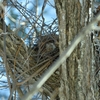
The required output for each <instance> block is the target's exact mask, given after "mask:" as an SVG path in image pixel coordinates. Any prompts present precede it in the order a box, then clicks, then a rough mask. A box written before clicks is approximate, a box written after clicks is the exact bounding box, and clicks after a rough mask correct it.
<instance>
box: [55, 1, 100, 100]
mask: <svg viewBox="0 0 100 100" xmlns="http://www.w3.org/2000/svg"><path fill="white" fill-rule="evenodd" d="M55 6H56V12H57V16H58V21H59V49H60V54H61V53H62V51H63V50H64V49H65V48H66V47H67V46H68V45H70V41H71V40H72V39H73V37H74V36H75V35H76V34H77V33H78V32H79V31H80V29H81V28H82V27H84V26H86V25H87V24H88V22H89V20H90V16H89V8H90V0H81V2H80V1H79V0H74V1H73V0H55ZM83 34H84V33H83ZM91 48H92V44H91V41H90V36H89V35H87V36H86V37H85V38H84V41H82V42H81V43H80V44H79V45H78V47H77V48H76V49H75V50H74V52H73V53H72V55H71V56H70V57H69V58H68V60H67V61H65V62H64V63H63V64H62V65H61V68H60V71H61V77H60V88H59V98H60V100H99V98H98V97H97V96H96V95H95V94H94V93H95V92H96V91H97V89H95V90H94V89H93V88H94V87H93V85H94V84H95V83H94V80H95V78H94V68H93V67H94V66H92V56H91V55H92V51H91V50H92V49H91Z"/></svg>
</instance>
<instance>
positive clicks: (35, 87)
mask: <svg viewBox="0 0 100 100" xmlns="http://www.w3.org/2000/svg"><path fill="white" fill-rule="evenodd" d="M99 20H100V14H99V15H98V16H97V17H96V18H95V19H94V20H93V21H92V22H91V23H90V24H89V25H88V26H86V27H84V28H83V29H82V31H81V32H79V34H78V35H77V36H76V37H75V38H74V40H73V41H72V42H71V44H70V45H69V46H68V48H66V49H65V51H64V52H63V53H62V54H61V56H60V57H59V58H58V59H57V60H56V61H55V62H54V63H53V64H52V65H51V66H50V67H49V68H48V69H47V70H46V71H45V72H44V74H43V75H42V76H41V78H40V79H39V80H38V81H37V82H36V83H35V84H34V85H33V88H32V90H31V91H30V92H28V93H27V94H26V95H25V96H24V97H23V98H22V99H21V100H29V99H30V98H31V97H32V96H33V95H34V94H35V93H36V92H38V90H39V88H41V86H42V85H43V84H44V83H45V82H46V81H47V79H48V78H49V77H50V76H51V75H52V74H53V73H54V72H55V71H56V70H57V69H58V68H59V67H60V65H61V64H62V63H63V62H64V61H65V59H67V58H68V57H69V56H70V54H71V53H72V52H73V50H74V49H75V47H76V46H77V45H78V44H79V42H81V40H82V39H83V38H84V36H85V35H86V34H88V33H89V31H90V30H92V29H94V24H95V23H97V22H98V21H99Z"/></svg>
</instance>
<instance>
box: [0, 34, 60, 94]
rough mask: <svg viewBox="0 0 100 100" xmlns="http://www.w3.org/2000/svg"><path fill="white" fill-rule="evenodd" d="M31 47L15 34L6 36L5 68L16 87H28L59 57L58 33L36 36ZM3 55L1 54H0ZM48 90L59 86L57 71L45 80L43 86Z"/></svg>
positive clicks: (0, 41)
mask: <svg viewBox="0 0 100 100" xmlns="http://www.w3.org/2000/svg"><path fill="white" fill-rule="evenodd" d="M38 38H39V39H38V42H37V43H36V44H33V47H27V46H26V45H25V44H24V42H23V40H21V38H19V37H18V36H16V35H15V34H7V36H6V57H7V64H8V66H7V69H8V72H9V74H10V76H13V77H12V81H16V82H17V84H16V85H17V86H18V87H22V86H24V88H25V89H26V88H28V87H29V86H30V85H32V84H34V82H35V81H37V80H38V79H39V78H40V77H41V75H42V74H43V73H44V71H45V70H47V69H48V67H49V66H50V65H51V64H52V63H53V62H54V61H55V60H56V59H57V58H58V57H59V47H58V42H59V39H58V35H55V34H49V35H45V36H40V37H38ZM0 47H1V48H0V50H1V52H2V53H1V54H4V51H3V36H1V37H0ZM1 56H3V55H1ZM43 87H45V88H46V89H47V90H48V91H49V92H52V91H53V90H55V89H56V88H57V87H59V71H58V70H56V71H55V72H54V74H53V75H52V76H51V77H50V78H49V79H48V80H47V81H46V83H45V84H44V86H43Z"/></svg>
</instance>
